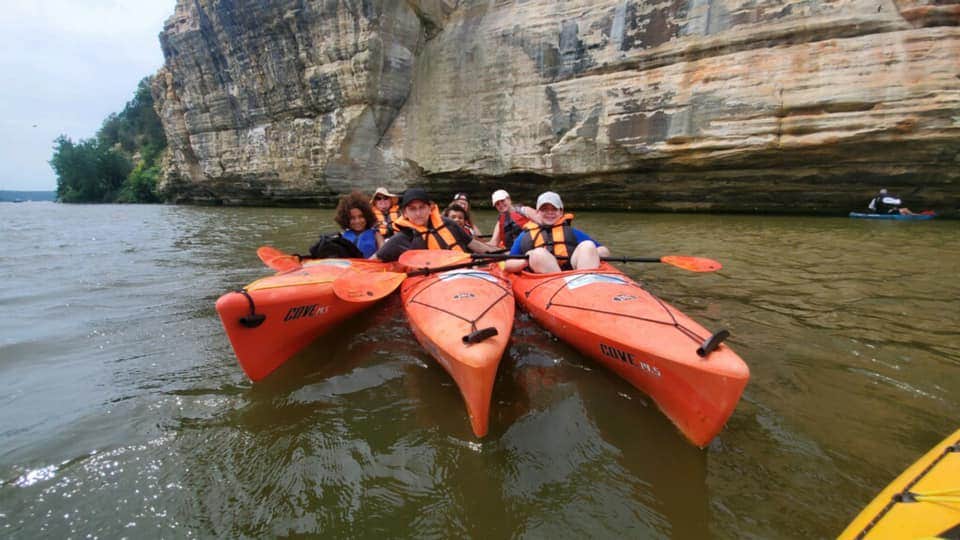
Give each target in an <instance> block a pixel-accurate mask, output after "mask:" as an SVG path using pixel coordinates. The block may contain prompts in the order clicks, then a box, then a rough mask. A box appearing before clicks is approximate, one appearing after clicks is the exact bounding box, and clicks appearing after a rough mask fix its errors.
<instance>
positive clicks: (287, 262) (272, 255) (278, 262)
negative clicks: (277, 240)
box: [257, 246, 303, 272]
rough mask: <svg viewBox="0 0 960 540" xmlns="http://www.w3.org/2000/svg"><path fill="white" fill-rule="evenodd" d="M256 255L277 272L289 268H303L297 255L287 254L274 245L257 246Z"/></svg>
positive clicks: (285, 270)
mask: <svg viewBox="0 0 960 540" xmlns="http://www.w3.org/2000/svg"><path fill="white" fill-rule="evenodd" d="M257 257H260V260H261V261H263V264H265V265H267V267H269V268H272V269H274V270H276V271H277V272H289V271H290V270H298V269H300V268H303V265H302V264H300V256H299V255H289V254H287V253H284V252H282V251H280V250H279V249H277V248H275V247H270V246H260V247H259V248H257Z"/></svg>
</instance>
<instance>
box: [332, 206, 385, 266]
mask: <svg viewBox="0 0 960 540" xmlns="http://www.w3.org/2000/svg"><path fill="white" fill-rule="evenodd" d="M333 220H334V221H336V222H337V225H340V227H342V228H343V232H342V233H340V236H342V237H343V238H346V239H347V240H349V241H351V242H353V244H354V245H355V246H357V248H359V249H360V252H361V253H363V256H364V257H369V256H371V255H373V254H374V253H376V252H377V250H378V249H380V246H382V245H383V237H382V236H380V233H379V232H377V229H376V225H377V218H376V217H374V215H373V207H372V206H370V203H369V202H367V197H366V196H365V195H364V194H363V193H360V192H359V191H354V192H353V193H350V194H349V195H345V196H343V197H341V198H340V202H339V203H337V209H336V213H335V214H334V217H333Z"/></svg>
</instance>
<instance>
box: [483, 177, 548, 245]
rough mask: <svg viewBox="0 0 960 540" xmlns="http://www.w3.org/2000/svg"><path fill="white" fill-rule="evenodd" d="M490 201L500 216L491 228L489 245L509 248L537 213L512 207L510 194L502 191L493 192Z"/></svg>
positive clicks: (530, 209)
mask: <svg viewBox="0 0 960 540" xmlns="http://www.w3.org/2000/svg"><path fill="white" fill-rule="evenodd" d="M490 200H491V202H493V207H494V208H496V209H497V212H499V214H500V215H499V216H497V224H496V225H494V227H493V234H492V235H490V245H491V246H494V247H500V248H506V247H510V246H512V245H513V242H514V240H516V239H517V237H518V236H520V233H521V232H523V226H524V225H526V224H527V222H528V221H530V220H531V219H533V218H534V217H535V216H536V215H537V213H536V211H534V209H533V208H530V207H529V206H523V205H522V204H518V205H514V204H513V202H512V201H511V200H510V194H509V193H507V192H506V190H503V189H498V190H496V191H494V192H493V196H492V197H490Z"/></svg>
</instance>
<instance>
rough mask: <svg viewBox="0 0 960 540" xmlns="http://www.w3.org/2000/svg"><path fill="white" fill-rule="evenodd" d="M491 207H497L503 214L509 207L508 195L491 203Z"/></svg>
mask: <svg viewBox="0 0 960 540" xmlns="http://www.w3.org/2000/svg"><path fill="white" fill-rule="evenodd" d="M493 207H494V208H496V209H497V212H500V213H501V214H503V213H504V212H506V211H507V210H509V209H510V197H507V198H506V199H500V200H499V201H497V202H495V203H493Z"/></svg>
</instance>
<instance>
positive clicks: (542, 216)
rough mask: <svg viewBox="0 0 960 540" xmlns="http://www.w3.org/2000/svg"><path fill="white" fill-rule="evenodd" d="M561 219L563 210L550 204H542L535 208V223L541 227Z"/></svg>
mask: <svg viewBox="0 0 960 540" xmlns="http://www.w3.org/2000/svg"><path fill="white" fill-rule="evenodd" d="M561 217H563V209H562V208H557V207H556V206H554V205H552V204H550V203H544V204H541V205H540V208H537V222H539V223H540V224H541V225H553V224H554V223H556V222H557V220H559V219H560V218H561Z"/></svg>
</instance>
